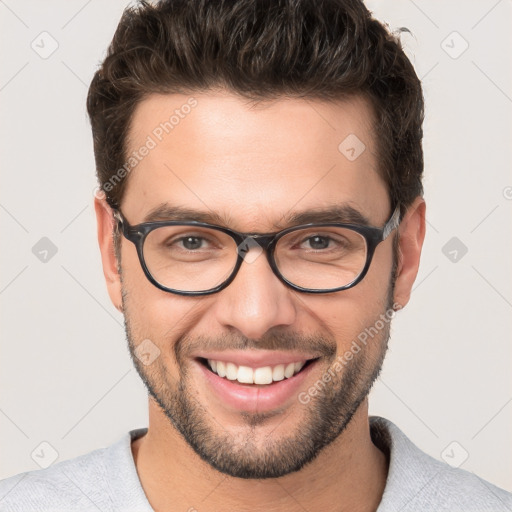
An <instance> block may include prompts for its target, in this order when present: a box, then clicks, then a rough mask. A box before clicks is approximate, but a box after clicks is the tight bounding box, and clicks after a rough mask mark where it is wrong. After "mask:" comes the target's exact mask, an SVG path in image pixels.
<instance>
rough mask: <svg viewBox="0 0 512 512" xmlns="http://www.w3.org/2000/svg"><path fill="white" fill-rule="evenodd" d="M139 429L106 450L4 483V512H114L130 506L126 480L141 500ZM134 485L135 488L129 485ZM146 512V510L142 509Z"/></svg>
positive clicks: (0, 490) (0, 503)
mask: <svg viewBox="0 0 512 512" xmlns="http://www.w3.org/2000/svg"><path fill="white" fill-rule="evenodd" d="M141 430H142V431H143V430H144V429H137V430H133V431H131V432H129V433H128V434H125V435H124V436H123V437H122V439H120V440H119V441H117V442H116V443H114V444H112V445H111V446H108V447H106V448H100V449H97V450H94V451H92V452H90V453H87V454H85V455H81V456H79V457H75V458H73V459H70V460H66V461H62V462H59V463H57V464H54V465H52V466H50V467H49V468H46V469H39V470H34V471H28V472H26V473H20V474H18V475H15V476H12V477H9V478H6V479H4V480H1V481H0V510H1V511H2V512H35V511H37V512H57V511H59V512H60V511H62V512H64V511H66V512H70V511H71V510H80V511H93V510H94V511H95V512H97V511H98V510H101V511H102V512H110V511H114V510H118V509H119V508H118V503H119V502H121V503H124V504H129V503H130V496H124V495H123V493H124V492H125V491H124V490H123V489H124V488H123V487H120V485H122V481H125V482H126V487H127V488H129V492H128V493H126V494H130V493H131V494H132V496H135V498H137V499H141V497H140V495H139V494H137V493H138V491H139V489H140V487H139V488H137V484H139V482H138V479H137V477H136V469H135V465H134V463H133V458H131V453H129V452H130V441H131V438H132V437H133V436H134V435H135V434H137V433H140V432H141ZM129 484H133V485H129ZM123 510H126V509H123ZM141 510H142V509H141Z"/></svg>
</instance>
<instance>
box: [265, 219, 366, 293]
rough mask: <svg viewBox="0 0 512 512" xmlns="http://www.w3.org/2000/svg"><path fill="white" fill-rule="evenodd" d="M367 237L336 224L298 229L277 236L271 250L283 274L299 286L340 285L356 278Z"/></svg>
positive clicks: (362, 261) (323, 287) (363, 257)
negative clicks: (275, 243) (277, 238)
mask: <svg viewBox="0 0 512 512" xmlns="http://www.w3.org/2000/svg"><path fill="white" fill-rule="evenodd" d="M366 254H367V245H366V239H365V238H364V237H363V236H362V235H361V234H359V233H357V232H356V231H353V230H351V229H347V228H338V227H331V226H326V227H311V228H304V229H297V230H295V231H292V232H290V233H288V234H286V235H285V236H283V237H282V238H280V239H279V241H278V242H277V245H276V250H275V253H274V256H275V261H276V265H277V267H278V269H279V271H280V272H281V274H282V276H283V277H284V278H285V279H286V280H288V281H290V283H292V284H294V285H296V286H300V287H301V288H308V289H318V290H329V289H334V288H341V287H343V286H346V285H348V284H350V283H352V282H353V281H354V280H355V279H357V278H358V277H359V275H360V274H361V272H362V271H363V269H364V266H365V263H366Z"/></svg>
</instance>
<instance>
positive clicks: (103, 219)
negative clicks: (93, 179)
mask: <svg viewBox="0 0 512 512" xmlns="http://www.w3.org/2000/svg"><path fill="white" fill-rule="evenodd" d="M94 209H95V211H96V222H97V231H98V244H99V246H100V252H101V262H102V266H103V275H104V276H105V281H106V284H107V289H108V293H109V295H110V300H111V301H112V303H113V304H114V306H115V307H116V309H118V310H119V311H121V312H122V306H121V304H122V294H121V276H120V275H119V272H118V264H117V258H116V255H115V250H114V238H113V231H114V226H115V221H114V217H113V214H112V208H110V206H109V205H108V204H107V202H106V201H105V199H99V198H97V197H96V198H95V199H94Z"/></svg>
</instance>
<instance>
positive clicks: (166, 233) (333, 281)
mask: <svg viewBox="0 0 512 512" xmlns="http://www.w3.org/2000/svg"><path fill="white" fill-rule="evenodd" d="M114 218H115V219H116V221H117V223H118V227H119V228H121V230H122V233H123V236H124V237H125V238H126V239H127V240H129V241H130V242H133V244H134V245H135V247H136V248H137V254H138V256H139V261H140V264H141V266H142V269H143V271H144V273H145V274H146V277H147V278H148V279H149V281H150V282H151V283H153V284H154V285H155V286H156V287H157V288H159V289H160V290H163V291H166V292H170V293H175V294H178V295H195V296H197V295H209V294H212V293H216V292H219V291H221V290H222V289H224V288H226V286H228V285H229V284H230V283H231V282H232V281H233V279H234V278H235V276H236V274H237V272H238V270H239V269H240V267H241V265H242V262H243V261H244V260H245V261H246V263H252V262H253V261H254V260H255V259H256V258H257V257H258V256H259V254H261V253H262V252H263V251H265V252H266V255H267V260H268V263H269V265H270V268H271V269H272V271H273V272H274V274H275V275H276V276H277V277H278V278H279V279H280V280H281V281H282V282H283V283H285V284H286V285H287V286H289V287H291V288H293V289H294V290H297V291H300V292H305V293H331V292H337V291H341V290H346V289H348V288H351V287H353V286H355V285H356V284H357V283H359V282H360V281H361V280H362V279H363V278H364V276H365V275H366V273H367V272H368V269H369V267H370V263H371V261H372V258H373V254H374V252H375V249H376V247H377V245H379V244H380V243H381V242H382V241H384V240H385V239H386V238H387V237H388V235H389V234H390V233H391V232H392V231H393V230H394V229H395V228H397V227H398V225H399V224H400V206H399V205H398V206H397V207H396V208H395V210H394V212H393V214H392V215H391V217H390V219H389V220H388V221H387V222H386V224H385V225H384V227H383V228H377V227H372V226H362V225H356V224H339V223H322V224H302V225H300V226H293V227H290V228H288V229H285V230H283V231H279V232H278V233H271V234H251V233H239V232H237V231H233V230H231V229H227V228H224V227H221V226H216V225H213V224H206V223H203V222H197V221H186V222H184V221H158V222H145V223H142V224H137V225H135V226H131V225H130V224H129V223H128V221H127V220H126V218H125V217H124V216H123V214H122V213H121V211H120V210H118V209H117V210H114Z"/></svg>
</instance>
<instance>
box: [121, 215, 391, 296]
mask: <svg viewBox="0 0 512 512" xmlns="http://www.w3.org/2000/svg"><path fill="white" fill-rule="evenodd" d="M113 212H114V218H115V220H116V221H117V225H118V227H120V228H121V232H122V233H123V236H124V237H125V238H126V239H127V240H129V241H130V242H132V243H133V244H134V245H135V247H136V249H137V255H138V257H139V261H140V264H141V266H142V270H143V271H144V274H145V275H146V277H147V278H148V279H149V281H150V282H151V283H152V284H154V285H155V286H156V287H157V288H159V289H160V290H163V291H164V292H169V293H175V294H177V295H189V296H199V295H210V294H212V293H217V292H220V291H221V290H223V289H224V288H226V287H227V286H228V285H229V284H230V283H231V282H232V281H233V279H235V277H236V274H237V273H238V271H239V270H240V267H241V265H242V262H243V261H244V258H245V256H246V254H247V253H248V251H247V252H243V251H240V249H238V250H237V254H238V256H237V261H236V264H235V267H234V268H233V271H232V272H231V274H230V276H229V277H228V278H227V279H226V280H225V281H224V282H222V283H221V284H219V285H218V286H216V287H215V288H210V289H209V290H203V291H199V292H197V291H195V292H186V291H182V290H175V289H173V288H167V287H166V286H163V285H162V284H160V283H159V282H158V281H157V280H156V279H155V278H154V277H153V276H152V274H151V272H150V271H149V269H148V267H147V265H146V262H145V259H144V251H143V247H144V241H145V239H146V237H147V236H148V234H149V233H151V231H153V230H155V229H157V228H160V227H162V226H176V225H180V226H197V227H202V228H210V229H215V230H217V231H221V232H223V233H225V234H227V235H229V236H230V237H231V238H233V240H234V241H235V242H236V245H237V248H239V247H240V245H241V244H243V243H244V242H245V241H246V240H247V238H250V239H252V240H254V241H255V242H256V243H257V244H258V245H260V246H261V247H262V249H263V250H264V251H265V253H266V255H267V260H268V263H269V265H270V268H271V269H272V271H273V272H274V274H275V275H276V276H277V277H278V278H279V279H280V280H281V281H282V282H283V283H284V284H286V285H287V286H289V287H290V288H293V289H294V290H297V291H299V292H304V293H333V292H339V291H342V290H347V289H348V288H352V287H353V286H355V285H356V284H358V283H359V282H361V281H362V279H363V278H364V277H365V275H366V274H367V272H368V269H369V268H370V264H371V262H372V258H373V255H374V253H375V249H376V248H377V246H378V245H379V244H380V243H381V242H383V241H384V240H385V239H386V238H387V237H388V236H389V234H390V233H391V232H392V231H393V230H394V229H396V228H397V227H398V226H399V225H400V205H397V206H396V208H395V210H394V211H393V214H392V215H391V217H390V218H389V220H388V221H387V222H386V223H385V225H384V226H383V227H382V228H377V227H373V226H361V225H357V224H339V223H334V222H331V223H321V224H316V223H311V224H301V225H300V226H293V227H290V228H287V229H284V230H282V231H279V232H277V233H265V234H254V233H240V232H238V231H233V230H232V229H228V228H224V227H222V226H216V225H215V224H207V223H204V222H198V221H157V222H144V223H141V224H137V225H133V226H132V225H130V224H129V223H128V221H127V220H126V218H125V217H124V215H123V214H122V213H121V210H119V209H114V210H113ZM328 226H331V227H340V228H347V229H351V230H353V231H355V232H356V233H359V234H360V235H362V236H363V237H364V238H365V240H366V246H367V251H366V262H365V265H364V267H363V270H362V271H361V273H360V274H359V275H358V276H357V277H356V278H355V279H354V280H353V281H352V282H350V283H348V284H346V285H345V286H341V287H338V288H331V289H327V290H323V289H314V288H302V287H301V286H297V285H295V284H293V283H291V282H290V281H288V280H287V279H286V278H285V277H284V276H283V275H282V274H281V272H280V271H279V269H278V267H277V265H276V262H275V259H274V249H275V247H276V244H277V242H278V240H279V239H280V238H282V237H283V236H285V235H287V234H288V233H291V232H293V231H297V230H299V229H303V228H311V227H319V228H320V227H328Z"/></svg>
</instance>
